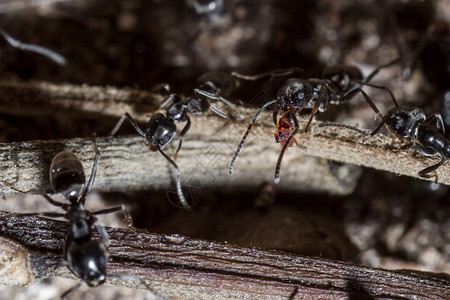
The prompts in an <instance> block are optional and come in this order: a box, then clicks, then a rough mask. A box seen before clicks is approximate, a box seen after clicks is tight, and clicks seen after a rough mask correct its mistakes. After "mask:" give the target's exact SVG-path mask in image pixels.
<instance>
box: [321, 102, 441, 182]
mask: <svg viewBox="0 0 450 300" xmlns="http://www.w3.org/2000/svg"><path fill="white" fill-rule="evenodd" d="M374 111H375V113H377V114H378V115H380V116H381V114H380V112H379V111H378V109H377V108H376V107H375V109H374ZM383 125H386V127H387V128H388V129H389V130H390V131H391V132H392V133H394V135H396V136H397V137H398V138H400V139H401V140H404V141H407V142H412V143H413V144H414V145H415V146H416V148H417V149H418V150H419V152H420V153H422V154H423V155H425V156H433V155H435V154H440V155H441V161H440V162H438V163H437V164H435V165H432V166H430V167H427V168H425V169H423V170H422V171H420V172H419V173H418V174H417V175H418V176H420V177H423V178H429V177H431V176H430V175H429V173H431V172H433V171H436V170H437V169H438V168H439V167H440V166H442V165H443V164H445V163H446V162H447V161H448V160H449V159H450V141H449V140H448V139H447V138H445V126H444V122H443V121H442V117H441V114H439V113H434V114H432V115H430V116H429V117H427V116H426V115H425V112H424V111H423V110H421V109H420V108H417V107H408V106H398V105H396V106H395V107H394V108H392V109H390V110H389V111H388V112H387V113H386V114H385V115H384V117H383V118H382V121H381V123H380V124H379V125H378V126H377V127H376V128H375V129H374V130H373V131H372V132H370V133H365V132H364V131H362V130H360V129H359V128H357V127H354V126H349V125H344V124H337V123H323V124H320V125H319V127H326V126H334V127H343V128H348V129H351V130H354V131H356V132H359V133H361V134H363V135H365V136H366V137H372V136H374V135H376V134H377V133H378V132H379V131H380V129H381V128H382V127H383Z"/></svg>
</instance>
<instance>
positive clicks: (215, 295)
mask: <svg viewBox="0 0 450 300" xmlns="http://www.w3.org/2000/svg"><path fill="white" fill-rule="evenodd" d="M0 215H1V216H6V218H3V219H0V236H2V237H3V238H2V239H0V246H1V247H4V248H5V249H10V250H9V252H7V251H3V253H9V254H10V255H9V258H10V260H12V261H13V262H16V260H17V261H18V263H16V264H14V265H17V266H23V268H21V270H22V274H23V275H21V276H18V275H17V274H18V273H14V274H13V273H12V272H5V273H3V274H4V275H3V276H1V277H0V280H1V283H2V284H11V282H12V280H13V279H14V280H15V281H16V282H15V284H21V285H27V284H31V283H32V282H33V280H41V279H43V278H48V277H52V276H63V277H69V278H73V275H71V274H70V272H69V271H68V270H67V268H66V267H64V266H62V265H61V262H62V246H63V240H64V234H65V232H66V228H67V223H66V222H61V221H55V220H49V219H41V218H36V217H13V216H11V215H7V214H5V213H1V214H0ZM107 232H108V235H109V238H110V240H111V246H110V248H109V250H110V254H111V258H112V262H111V263H110V264H109V269H108V270H109V273H110V274H119V273H121V274H133V275H138V276H140V277H141V278H143V279H144V280H146V281H147V282H149V283H150V285H151V286H152V287H153V288H155V289H156V290H158V291H159V292H161V293H162V294H164V295H167V296H177V297H184V298H190V299H226V298H228V299H229V298H234V299H261V297H264V298H265V299H303V298H304V297H313V298H316V299H317V298H320V297H323V298H327V299H329V298H340V297H349V298H352V297H358V298H361V297H374V298H414V297H418V298H430V299H448V298H449V297H450V290H449V289H448V286H449V284H450V277H449V275H447V274H432V273H425V272H416V271H407V270H403V271H387V270H381V269H373V268H368V267H361V266H356V265H352V264H348V263H342V262H338V261H331V260H325V259H320V258H310V257H303V256H297V255H290V254H287V253H282V252H275V251H261V250H257V249H251V248H242V247H237V246H230V245H227V244H221V243H216V242H209V241H202V240H195V239H190V238H188V237H184V236H180V235H157V234H150V233H144V232H135V231H133V230H124V229H115V228H107ZM95 238H98V235H95ZM11 245H12V246H11ZM11 253H13V254H14V255H11ZM11 258H12V259H11ZM10 265H11V264H10ZM29 266H31V268H30V267H29ZM2 267H3V264H2ZM3 268H4V267H3ZM17 269H20V268H17ZM1 271H2V270H1V269H0V272H1ZM19 277H23V278H19ZM111 283H113V284H115V285H123V282H122V281H114V280H111ZM137 284H138V283H137V282H127V283H126V286H128V287H136V285H137Z"/></svg>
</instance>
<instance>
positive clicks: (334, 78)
mask: <svg viewBox="0 0 450 300" xmlns="http://www.w3.org/2000/svg"><path fill="white" fill-rule="evenodd" d="M398 61H399V59H395V60H393V61H391V62H389V63H387V64H385V65H381V66H379V67H377V68H376V69H375V70H374V71H372V72H371V73H370V74H369V75H368V76H367V77H366V78H363V76H362V73H361V71H360V70H359V69H358V68H357V67H353V66H347V65H335V66H330V67H328V68H326V69H325V70H324V73H323V78H322V79H318V78H309V79H305V77H306V76H304V77H302V78H291V79H288V80H286V81H285V82H284V84H283V85H282V86H281V87H280V88H279V89H278V92H277V96H276V98H275V99H272V98H271V97H269V96H268V95H267V94H266V93H265V92H264V91H261V92H260V93H262V95H263V96H265V98H267V99H270V100H269V101H268V102H267V103H266V104H264V105H263V106H262V107H261V108H260V109H259V110H258V112H257V113H256V114H255V116H254V117H253V119H252V121H251V122H250V124H249V126H248V128H247V131H246V132H245V134H244V136H243V138H242V140H241V142H240V144H239V146H238V148H237V150H236V152H235V153H234V155H233V158H232V160H231V163H230V167H229V172H230V174H232V173H233V169H234V165H235V164H236V160H237V158H238V156H239V153H240V152H241V149H242V147H243V145H244V142H245V140H246V139H247V136H248V134H249V133H250V130H251V128H252V126H253V124H254V123H255V122H256V120H257V119H258V117H259V115H260V114H261V113H262V112H263V111H264V110H265V109H266V108H268V107H269V106H271V105H273V104H274V105H275V107H274V111H273V115H272V118H273V123H274V125H275V126H276V127H277V133H276V134H275V139H276V141H277V142H280V143H281V145H282V149H281V152H280V155H279V156H278V161H277V165H276V169H275V176H274V180H275V183H278V182H279V181H280V167H281V161H282V159H283V154H284V152H285V151H286V149H287V147H289V146H292V142H291V141H292V139H294V141H295V138H294V136H295V134H296V133H297V132H298V131H299V129H300V128H299V124H298V120H297V117H296V114H297V113H300V112H301V111H302V110H303V109H311V110H312V112H311V115H310V118H309V120H308V122H307V124H306V126H305V132H307V130H308V128H309V125H310V124H311V122H312V118H313V116H314V114H315V113H316V112H317V111H319V112H323V111H325V110H326V109H327V108H328V107H329V106H330V105H331V104H335V105H336V104H341V103H345V102H347V101H349V100H350V99H352V98H353V97H354V96H355V95H356V94H357V93H361V94H362V95H363V96H364V98H365V100H366V101H367V103H368V104H369V105H370V107H372V108H373V107H374V103H373V102H372V100H370V98H369V96H368V95H367V94H366V92H364V90H362V88H361V86H362V85H366V86H370V87H374V88H379V89H384V90H386V91H387V92H388V93H389V94H390V96H391V98H392V99H393V101H394V103H395V97H394V95H393V93H392V91H391V90H390V89H389V88H387V87H384V86H379V85H374V84H371V83H369V81H370V80H372V78H373V77H374V76H375V75H376V74H377V73H378V72H379V71H380V70H381V69H382V68H386V67H389V66H391V65H393V64H395V63H397V62H398ZM291 71H299V72H300V73H301V74H304V71H303V70H302V69H298V68H296V69H294V68H293V69H282V70H275V71H270V72H266V73H261V74H258V75H255V76H247V75H241V74H238V73H235V72H233V73H232V76H235V77H237V78H239V79H244V80H258V79H261V78H263V77H267V76H271V77H274V76H280V75H288V74H289V73H290V72H291ZM279 113H281V114H282V117H281V118H280V119H278V120H277V117H278V114H279Z"/></svg>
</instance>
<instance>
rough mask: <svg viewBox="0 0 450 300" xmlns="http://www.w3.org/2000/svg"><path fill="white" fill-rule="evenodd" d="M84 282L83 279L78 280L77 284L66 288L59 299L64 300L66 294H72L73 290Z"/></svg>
mask: <svg viewBox="0 0 450 300" xmlns="http://www.w3.org/2000/svg"><path fill="white" fill-rule="evenodd" d="M83 283H84V280H80V282H78V283H77V284H75V285H74V286H73V287H71V288H70V289H68V290H67V291H65V292H64V293H63V294H62V295H61V300H65V299H66V297H67V296H69V295H70V294H72V293H73V292H75V291H76V290H78V288H79V287H80V286H81V285H82V284H83Z"/></svg>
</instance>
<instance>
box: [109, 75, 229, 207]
mask: <svg viewBox="0 0 450 300" xmlns="http://www.w3.org/2000/svg"><path fill="white" fill-rule="evenodd" d="M219 74H222V73H219ZM224 75H227V76H228V77H227V76H225V77H220V76H219V77H216V80H215V81H214V80H212V78H213V77H212V76H213V74H212V73H211V74H209V73H207V74H205V75H204V77H203V76H202V77H203V83H202V84H200V85H199V88H196V89H194V94H193V95H191V96H188V97H186V98H185V99H183V100H182V99H181V97H180V96H179V95H178V94H175V93H172V94H170V95H169V96H168V97H167V98H166V99H164V100H163V101H162V102H161V103H160V104H159V105H158V107H157V109H156V111H157V110H159V109H161V108H163V107H164V106H166V105H167V104H168V103H170V102H172V104H171V105H170V106H169V107H168V108H167V111H166V115H164V114H162V113H154V114H153V115H152V116H151V118H150V120H149V121H148V123H147V126H146V127H145V131H144V130H142V129H141V128H140V127H139V126H138V125H137V123H136V122H135V121H134V120H133V118H132V117H131V115H130V114H129V113H127V112H126V113H124V114H123V116H122V117H121V118H120V120H119V121H118V122H117V124H116V126H115V127H114V128H113V130H112V131H111V133H110V135H115V134H116V133H117V131H118V130H119V129H120V127H121V126H122V124H123V122H124V121H125V119H128V121H129V122H130V123H131V125H132V126H133V127H134V129H135V130H136V131H137V132H138V133H139V134H140V135H141V136H142V137H144V139H145V143H146V144H147V146H148V148H149V149H150V150H151V151H159V152H160V153H161V154H162V156H164V158H165V159H166V160H167V161H168V162H169V163H170V164H171V165H172V166H173V167H174V168H175V169H176V170H177V174H176V187H177V194H178V198H179V199H180V202H181V204H182V205H183V207H184V208H186V209H190V205H189V204H188V202H187V201H186V198H185V197H184V194H183V190H182V188H181V179H180V169H179V167H178V165H177V164H176V163H175V160H176V158H177V156H178V152H179V151H180V149H181V144H182V139H183V136H184V135H185V134H186V133H187V132H188V130H189V128H190V126H191V119H190V118H189V115H188V113H191V114H202V113H205V112H206V111H208V110H209V109H211V110H212V111H213V112H214V113H216V114H217V115H219V116H221V117H223V118H228V116H227V115H226V114H225V113H224V112H222V111H221V110H220V109H218V108H216V107H214V106H213V105H211V104H210V103H209V100H218V101H222V102H224V103H225V104H227V105H229V106H234V104H233V103H231V102H229V101H228V100H227V99H225V98H223V97H222V96H221V94H223V92H225V91H226V90H227V89H228V88H232V87H229V86H228V85H230V84H231V83H230V82H226V80H230V78H229V75H228V74H224ZM216 76H218V75H217V74H216ZM221 76H223V75H221ZM202 77H200V79H202ZM208 78H211V79H208ZM219 79H220V80H219ZM221 81H223V82H221ZM164 86H165V89H166V90H167V91H169V90H170V88H168V87H167V85H164ZM180 122H186V125H185V126H184V127H183V129H182V130H181V132H180V138H179V140H178V146H177V149H176V151H175V155H174V159H173V160H172V159H171V158H170V157H169V156H168V155H167V154H165V153H164V152H163V151H162V149H161V148H163V147H164V146H165V145H167V144H168V143H169V142H170V141H172V139H173V138H174V136H175V134H176V131H177V125H176V123H180Z"/></svg>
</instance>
